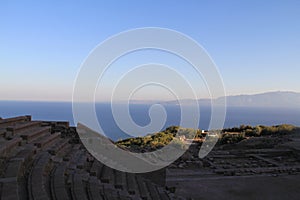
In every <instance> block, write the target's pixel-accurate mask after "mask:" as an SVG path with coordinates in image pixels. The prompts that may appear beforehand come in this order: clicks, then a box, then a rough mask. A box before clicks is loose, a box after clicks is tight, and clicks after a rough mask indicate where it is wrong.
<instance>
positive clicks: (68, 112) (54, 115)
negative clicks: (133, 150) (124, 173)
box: [0, 101, 300, 140]
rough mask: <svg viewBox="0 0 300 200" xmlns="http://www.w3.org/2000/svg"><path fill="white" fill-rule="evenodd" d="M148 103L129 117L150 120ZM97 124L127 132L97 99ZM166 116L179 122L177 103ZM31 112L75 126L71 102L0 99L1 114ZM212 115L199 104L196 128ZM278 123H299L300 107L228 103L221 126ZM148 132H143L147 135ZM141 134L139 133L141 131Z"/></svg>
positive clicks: (113, 134) (120, 135)
mask: <svg viewBox="0 0 300 200" xmlns="http://www.w3.org/2000/svg"><path fill="white" fill-rule="evenodd" d="M150 106H151V105H146V104H133V105H130V107H129V110H130V115H131V117H132V120H133V121H134V122H135V123H136V124H137V125H139V126H146V125H148V124H149V123H150V121H151V119H150V117H149V108H150ZM95 107H96V113H97V117H98V121H99V124H100V125H101V127H102V129H103V131H104V132H105V134H106V135H107V136H108V137H110V138H111V139H112V140H118V139H124V138H128V137H130V135H128V134H126V133H124V131H122V130H121V128H120V127H118V125H117V123H116V122H115V120H114V117H113V115H112V111H111V105H110V104H108V103H96V104H95ZM164 108H165V111H166V114H167V118H166V122H165V124H164V126H163V128H162V129H165V128H166V127H169V126H172V125H179V124H180V115H181V113H180V106H178V105H164ZM21 115H31V116H32V120H45V121H68V122H70V125H72V126H75V124H74V119H73V113H72V103H71V102H33V101H0V117H2V118H9V117H15V116H21ZM210 119H211V108H210V107H200V122H199V128H200V129H202V130H207V129H208V127H209V123H210ZM242 124H244V125H252V126H256V125H278V124H292V125H295V126H300V108H289V107H285V108H269V107H257V108H256V107H227V112H226V119H225V123H224V128H229V127H235V126H240V125H242ZM147 134H149V133H145V134H144V135H147ZM141 136H142V135H141Z"/></svg>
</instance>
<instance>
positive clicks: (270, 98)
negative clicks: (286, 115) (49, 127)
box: [124, 91, 300, 107]
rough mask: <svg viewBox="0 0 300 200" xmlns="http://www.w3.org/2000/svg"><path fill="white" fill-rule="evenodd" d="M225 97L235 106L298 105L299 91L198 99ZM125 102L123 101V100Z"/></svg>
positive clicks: (185, 102) (185, 101)
mask: <svg viewBox="0 0 300 200" xmlns="http://www.w3.org/2000/svg"><path fill="white" fill-rule="evenodd" d="M225 98H226V105H227V106H235V107H300V93H297V92H290V91H276V92H266V93H260V94H243V95H234V96H226V97H219V98H217V99H208V98H206V99H198V100H197V101H198V103H199V105H200V106H210V105H211V102H212V101H213V102H214V103H215V104H216V105H218V104H220V103H221V102H223V101H224V99H225ZM194 101H195V100H192V99H183V100H181V103H182V104H183V105H191V104H192V103H194ZM124 102H125V101H124ZM130 103H131V104H155V103H157V104H162V105H178V104H179V102H178V101H176V100H174V101H156V100H153V101H152V100H131V101H130Z"/></svg>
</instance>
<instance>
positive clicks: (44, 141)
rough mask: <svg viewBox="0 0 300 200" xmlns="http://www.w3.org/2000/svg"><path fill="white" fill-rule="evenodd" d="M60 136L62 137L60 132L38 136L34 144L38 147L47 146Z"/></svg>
mask: <svg viewBox="0 0 300 200" xmlns="http://www.w3.org/2000/svg"><path fill="white" fill-rule="evenodd" d="M58 138H60V133H53V134H49V135H45V136H43V137H41V138H38V139H37V140H35V141H33V144H34V145H35V146H37V147H38V148H45V147H47V146H48V145H50V144H51V143H53V142H54V141H55V140H57V139H58Z"/></svg>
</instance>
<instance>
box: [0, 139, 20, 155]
mask: <svg viewBox="0 0 300 200" xmlns="http://www.w3.org/2000/svg"><path fill="white" fill-rule="evenodd" d="M21 142H22V139H21V138H19V137H14V138H12V139H10V140H5V141H3V142H2V144H0V157H7V156H8V155H9V153H10V152H12V151H13V150H14V149H16V147H18V146H19V145H20V144H21Z"/></svg>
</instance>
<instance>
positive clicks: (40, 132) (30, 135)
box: [20, 126, 51, 143]
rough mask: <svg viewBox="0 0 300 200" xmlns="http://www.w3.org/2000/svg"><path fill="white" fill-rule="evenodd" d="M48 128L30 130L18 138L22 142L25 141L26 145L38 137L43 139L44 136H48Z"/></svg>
mask: <svg viewBox="0 0 300 200" xmlns="http://www.w3.org/2000/svg"><path fill="white" fill-rule="evenodd" d="M50 128H51V127H49V126H46V127H37V128H32V129H30V130H26V131H24V132H22V133H21V134H20V136H21V138H22V139H23V140H26V141H27V143H31V142H32V141H33V140H35V139H37V138H39V137H43V136H44V135H46V134H50V133H51V132H50Z"/></svg>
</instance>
